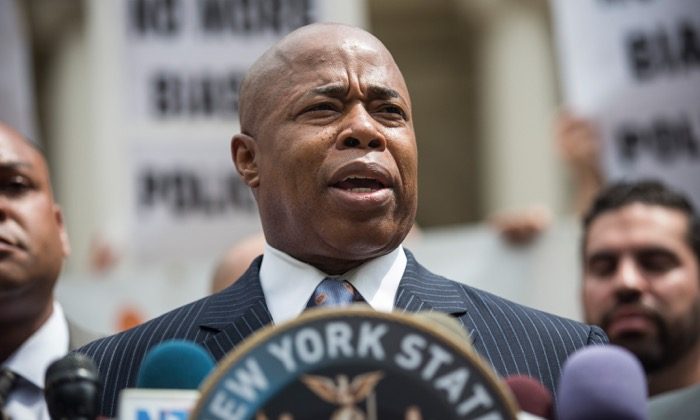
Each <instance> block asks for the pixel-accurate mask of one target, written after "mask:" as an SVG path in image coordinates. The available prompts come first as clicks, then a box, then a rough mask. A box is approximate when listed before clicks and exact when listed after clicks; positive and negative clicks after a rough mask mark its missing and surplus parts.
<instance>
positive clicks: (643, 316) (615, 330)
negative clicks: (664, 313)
mask: <svg viewBox="0 0 700 420" xmlns="http://www.w3.org/2000/svg"><path fill="white" fill-rule="evenodd" d="M606 324H607V325H606V328H605V330H606V332H607V333H608V335H609V336H610V337H611V338H612V337H619V336H629V335H646V334H649V333H652V332H653V331H655V329H656V322H655V320H654V317H653V316H652V315H651V314H650V313H649V311H648V310H643V309H639V308H634V309H632V308H625V309H619V310H617V311H615V312H613V314H612V316H610V318H609V320H608V321H607V322H606Z"/></svg>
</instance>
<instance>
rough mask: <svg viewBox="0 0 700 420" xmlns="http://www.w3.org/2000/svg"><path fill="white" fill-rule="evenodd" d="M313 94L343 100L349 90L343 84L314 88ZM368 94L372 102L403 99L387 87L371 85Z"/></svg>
mask: <svg viewBox="0 0 700 420" xmlns="http://www.w3.org/2000/svg"><path fill="white" fill-rule="evenodd" d="M311 92H312V93H314V94H318V95H323V96H329V97H331V98H343V97H345V95H346V94H347V88H346V87H345V86H344V85H341V84H337V85H327V86H319V87H317V88H314V89H312V91H311ZM367 92H368V95H367V96H368V98H369V99H370V100H371V99H389V98H400V97H401V95H400V94H399V92H398V91H397V90H395V89H391V88H388V87H385V86H377V85H371V86H369V87H368V88H367Z"/></svg>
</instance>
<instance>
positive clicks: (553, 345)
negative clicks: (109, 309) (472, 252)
mask: <svg viewBox="0 0 700 420" xmlns="http://www.w3.org/2000/svg"><path fill="white" fill-rule="evenodd" d="M240 119H241V133H239V134H236V135H235V136H234V137H233V140H232V142H231V153H232V158H233V162H234V165H235V167H236V170H237V171H238V173H239V174H240V176H241V178H242V179H243V181H244V182H245V183H246V184H247V185H248V186H249V187H250V188H251V190H252V192H253V195H254V196H255V199H256V200H257V203H258V208H259V211H260V218H261V221H262V227H263V231H264V235H265V241H266V244H265V246H264V251H263V256H262V257H259V258H257V259H256V260H255V261H254V262H253V263H252V264H251V266H250V267H249V268H248V270H247V271H246V272H245V273H244V274H243V275H242V276H241V278H240V279H238V281H236V282H235V283H233V285H231V286H229V287H228V288H226V289H225V290H223V291H221V292H219V293H217V294H214V295H212V296H209V297H207V298H204V299H202V300H200V301H197V302H194V303H191V304H189V305H186V306H184V307H182V308H179V309H176V310H174V311H172V312H169V313H167V314H165V315H163V316H161V317H159V318H157V319H155V320H153V321H151V322H149V323H147V324H145V325H143V326H140V327H137V328H136V329H134V330H130V331H127V332H125V333H122V334H119V335H116V336H113V337H111V338H107V339H105V340H101V341H98V342H96V343H93V344H91V345H89V346H87V347H86V348H84V349H83V350H81V351H83V352H85V353H86V354H88V355H89V356H91V357H93V358H94V360H95V362H96V363H97V364H98V366H99V368H100V371H101V373H102V375H103V377H104V378H105V380H106V382H107V383H106V389H105V392H104V395H103V401H102V412H103V414H106V415H109V416H112V415H114V412H115V408H116V407H115V405H116V401H117V397H118V393H119V390H121V389H122V388H125V387H128V386H133V384H134V382H135V379H136V372H137V369H138V367H139V364H140V362H141V359H142V357H143V356H144V354H146V353H147V352H148V350H149V349H150V348H151V347H152V346H153V345H155V344H157V343H158V342H160V341H162V340H165V339H170V338H181V339H186V340H192V341H195V342H197V343H200V344H201V345H202V346H204V347H205V348H206V349H207V350H209V352H210V353H211V354H212V355H213V356H214V357H215V358H216V359H220V358H221V357H223V356H224V355H225V354H226V353H227V352H229V351H231V350H232V349H234V348H235V347H236V346H237V345H238V344H239V343H240V342H242V341H243V340H244V339H245V338H246V337H247V336H249V335H250V334H252V333H254V332H255V331H256V330H258V329H259V328H261V327H263V326H265V325H268V324H270V323H274V324H280V323H282V322H284V321H287V320H290V319H293V318H294V317H296V316H298V315H299V314H300V313H301V312H302V311H303V310H304V309H305V308H306V307H307V305H312V304H324V303H325V302H326V300H328V299H326V298H327V296H324V295H323V294H318V293H317V292H319V290H318V289H317V286H319V289H320V288H321V286H323V285H329V284H331V285H334V286H332V287H338V288H337V289H335V290H337V291H338V292H339V294H343V293H342V290H341V288H343V289H344V290H345V292H344V293H345V294H346V295H345V296H346V297H347V298H350V297H352V299H361V300H363V301H365V302H366V303H368V304H369V305H370V306H371V307H372V308H374V309H377V310H380V311H392V310H400V311H419V310H435V311H441V312H445V313H448V314H450V315H452V316H454V317H455V318H456V319H457V320H458V321H459V322H460V323H461V324H462V325H463V326H464V328H465V329H466V330H467V331H468V332H469V333H470V335H471V339H472V341H473V342H474V347H475V348H476V349H477V351H479V352H480V353H481V354H482V355H483V356H484V357H485V358H486V359H487V360H488V361H489V362H490V363H491V364H492V366H493V367H494V369H495V370H496V371H497V372H499V373H500V374H502V375H509V374H515V373H524V374H529V375H531V376H534V377H535V378H538V379H539V380H541V381H542V382H543V383H544V384H545V385H547V386H548V387H550V388H551V389H554V387H555V384H556V380H557V379H558V376H559V367H560V365H561V363H562V362H563V361H564V359H565V358H566V357H567V356H568V355H569V354H570V353H572V352H573V351H575V350H576V349H578V348H580V347H582V346H585V345H587V344H591V343H602V342H605V341H606V338H605V335H604V334H603V333H602V331H601V330H600V329H598V328H597V327H590V326H587V325H583V324H580V323H576V322H573V321H569V320H565V319H562V318H557V317H554V316H551V315H547V314H544V313H542V312H538V311H535V310H532V309H529V308H525V307H522V306H519V305H516V304H514V303H512V302H508V301H505V300H503V299H501V298H498V297H496V296H493V295H490V294H488V293H485V292H483V291H480V290H476V289H473V288H471V287H468V286H465V285H462V284H458V283H455V282H453V281H450V280H447V279H445V278H443V277H440V276H437V275H435V274H432V273H431V272H429V271H428V270H426V269H425V268H424V267H422V266H421V265H420V264H418V262H417V261H416V260H415V259H414V257H413V255H412V254H411V253H410V252H409V251H408V250H406V249H404V248H403V246H402V245H401V243H402V241H403V240H404V238H405V237H406V235H407V234H408V233H409V231H410V229H411V225H412V224H413V221H414V218H415V214H416V203H417V182H418V170H417V168H418V161H417V149H416V139H415V133H414V130H413V115H412V112H411V99H410V96H409V94H408V89H407V88H406V84H405V82H404V80H403V76H402V75H401V72H400V71H399V69H398V67H397V66H396V63H395V62H394V60H393V58H392V56H391V54H390V53H389V51H387V49H386V48H385V47H384V45H383V44H382V43H381V42H380V41H379V40H378V39H376V38H375V37H374V36H372V35H371V34H369V33H367V32H365V31H363V30H361V29H357V28H353V27H348V26H343V25H337V24H314V25H310V26H306V27H302V28H300V29H298V30H296V31H294V32H292V33H291V34H289V35H288V36H287V37H285V38H284V39H282V40H281V41H280V42H279V43H277V44H276V45H275V46H273V47H272V48H271V49H270V50H268V51H267V52H266V53H265V54H264V55H263V56H262V57H261V58H260V59H259V60H258V61H257V62H256V63H255V64H254V65H253V67H252V68H251V69H250V71H249V73H248V75H247V77H246V79H245V80H244V82H243V85H242V88H241V97H240ZM328 287H331V286H328ZM312 296H313V299H312Z"/></svg>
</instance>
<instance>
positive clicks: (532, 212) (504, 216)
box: [489, 206, 552, 246]
mask: <svg viewBox="0 0 700 420" xmlns="http://www.w3.org/2000/svg"><path fill="white" fill-rule="evenodd" d="M551 221H552V215H551V213H550V211H549V210H548V209H547V208H546V207H544V206H532V207H530V208H527V209H524V210H515V211H508V212H501V213H498V214H496V215H494V216H492V217H490V218H489V224H490V225H491V226H492V227H493V228H494V229H496V231H497V232H498V234H499V235H500V236H501V237H502V238H503V239H504V240H505V241H506V242H508V243H509V244H511V245H519V246H522V245H527V244H529V243H531V242H532V241H534V240H535V239H536V238H537V237H538V236H539V234H540V233H541V232H543V231H544V230H545V229H547V228H548V227H549V225H550V224H551Z"/></svg>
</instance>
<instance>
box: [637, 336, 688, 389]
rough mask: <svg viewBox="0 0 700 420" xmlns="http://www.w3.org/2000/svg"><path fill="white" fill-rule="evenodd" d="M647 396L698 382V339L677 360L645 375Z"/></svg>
mask: <svg viewBox="0 0 700 420" xmlns="http://www.w3.org/2000/svg"><path fill="white" fill-rule="evenodd" d="M647 379H648V382H649V396H654V395H657V394H661V393H663V392H669V391H674V390H677V389H681V388H685V387H688V386H691V385H695V384H699V383H700V341H699V342H698V343H697V344H696V345H695V347H694V348H693V349H691V350H690V351H689V352H687V353H686V354H685V356H683V357H682V358H681V359H680V360H678V362H676V363H675V364H673V365H671V366H668V367H666V368H665V369H662V370H660V371H658V372H654V373H652V374H649V375H647Z"/></svg>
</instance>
